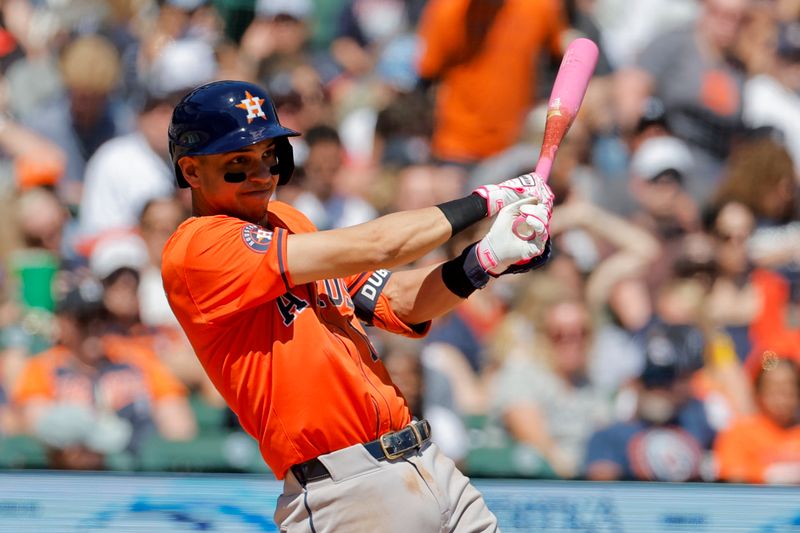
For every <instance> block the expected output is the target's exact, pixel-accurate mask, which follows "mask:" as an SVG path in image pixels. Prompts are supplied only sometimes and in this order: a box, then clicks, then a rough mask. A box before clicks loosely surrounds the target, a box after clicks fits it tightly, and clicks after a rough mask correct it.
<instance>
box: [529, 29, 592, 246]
mask: <svg viewBox="0 0 800 533" xmlns="http://www.w3.org/2000/svg"><path fill="white" fill-rule="evenodd" d="M597 55H598V49H597V45H596V44H594V42H592V41H590V40H589V39H584V38H581V39H575V40H574V41H572V42H571V43H570V44H569V46H567V51H566V52H565V53H564V58H563V59H562V60H561V65H560V66H559V67H558V73H557V74H556V80H555V82H553V90H552V91H550V100H549V101H548V103H547V119H546V120H545V125H544V139H543V140H542V148H541V150H540V152H539V161H538V162H537V163H536V170H535V172H536V174H538V175H539V176H541V177H542V178H543V179H544V180H547V179H549V178H550V169H551V168H552V167H553V159H555V157H556V152H557V151H558V147H559V146H560V145H561V141H562V140H563V139H564V136H565V135H566V134H567V131H568V130H569V128H570V126H572V122H573V121H574V120H575V116H576V115H577V114H578V109H580V107H581V102H583V97H584V95H585V94H586V88H587V87H588V86H589V80H590V79H591V77H592V74H593V73H594V67H595V65H597ZM524 221H525V215H520V216H519V217H517V220H516V221H515V223H514V233H515V234H516V235H517V236H518V237H520V238H523V239H531V238H534V237H535V236H536V235H535V233H534V232H533V229H532V228H530V226H529V225H528V224H527V223H524Z"/></svg>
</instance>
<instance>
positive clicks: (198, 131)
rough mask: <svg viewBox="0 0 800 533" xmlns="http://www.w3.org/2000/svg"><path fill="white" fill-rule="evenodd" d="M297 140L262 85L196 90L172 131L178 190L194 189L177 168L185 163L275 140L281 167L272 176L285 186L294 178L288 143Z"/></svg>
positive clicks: (223, 84) (219, 84)
mask: <svg viewBox="0 0 800 533" xmlns="http://www.w3.org/2000/svg"><path fill="white" fill-rule="evenodd" d="M297 135H300V134H299V133H298V132H296V131H294V130H290V129H289V128H284V127H283V126H281V123H280V122H279V121H278V115H277V114H276V113H275V105H274V104H273V103H272V100H271V99H270V97H269V95H268V94H267V93H266V91H265V90H264V89H262V88H261V87H259V86H258V85H254V84H252V83H247V82H243V81H228V80H226V81H215V82H211V83H207V84H205V85H201V86H200V87H198V88H196V89H194V90H193V91H192V92H190V93H189V94H187V95H186V96H184V97H183V98H182V99H181V101H180V102H179V103H178V105H176V106H175V110H174V111H173V112H172V122H170V125H169V154H170V157H171V158H172V164H173V166H174V167H175V177H176V179H177V181H178V185H179V186H180V187H184V188H185V187H188V186H189V183H188V182H187V181H186V178H184V177H183V172H182V171H181V168H180V166H178V160H179V159H180V158H182V157H184V156H187V155H210V154H221V153H224V152H230V151H232V150H236V149H239V148H243V147H245V146H250V145H251V144H256V143H258V142H261V141H264V140H266V139H275V155H276V157H277V159H278V163H277V165H275V166H274V167H272V169H271V170H272V172H273V173H274V174H277V175H278V176H279V179H278V185H283V184H285V183H286V182H288V181H289V179H290V178H291V177H292V172H294V156H293V155H292V146H291V145H290V144H289V140H288V137H295V136H297Z"/></svg>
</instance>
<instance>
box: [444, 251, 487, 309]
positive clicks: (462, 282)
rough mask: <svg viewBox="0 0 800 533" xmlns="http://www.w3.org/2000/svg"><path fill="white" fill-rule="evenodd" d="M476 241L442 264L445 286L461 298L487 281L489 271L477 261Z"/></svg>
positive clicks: (467, 295)
mask: <svg viewBox="0 0 800 533" xmlns="http://www.w3.org/2000/svg"><path fill="white" fill-rule="evenodd" d="M477 247H478V245H477V243H475V244H471V245H470V246H467V247H466V248H464V251H463V252H461V255H459V256H458V257H456V258H455V259H451V260H450V261H447V262H446V263H444V264H443V265H442V281H443V282H444V285H445V287H447V289H448V290H449V291H450V292H452V293H453V294H455V295H456V296H459V297H461V298H467V297H469V295H470V294H472V293H473V292H475V290H477V289H482V288H484V287H485V286H486V284H487V283H489V273H488V272H486V270H484V269H483V267H482V266H481V264H480V262H478V253H477Z"/></svg>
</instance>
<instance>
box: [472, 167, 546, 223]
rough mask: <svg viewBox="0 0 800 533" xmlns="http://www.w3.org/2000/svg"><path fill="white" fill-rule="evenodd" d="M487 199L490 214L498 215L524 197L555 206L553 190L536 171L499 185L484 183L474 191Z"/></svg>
mask: <svg viewBox="0 0 800 533" xmlns="http://www.w3.org/2000/svg"><path fill="white" fill-rule="evenodd" d="M472 192H473V193H475V194H477V195H479V196H481V197H483V199H484V200H486V208H487V210H488V213H489V216H490V217H492V216H494V215H496V214H497V213H498V212H499V211H500V210H501V209H503V208H504V207H506V206H507V205H510V204H513V203H514V202H516V201H518V200H522V199H534V200H536V202H537V203H539V204H544V205H546V206H547V207H548V209H552V208H553V191H552V190H550V186H548V185H547V182H545V180H544V179H542V178H541V177H540V176H539V175H537V174H535V173H533V172H532V173H530V174H523V175H522V176H518V177H516V178H513V179H510V180H506V181H504V182H502V183H499V184H497V185H494V184H492V185H482V186H480V187H478V188H477V189H475V190H474V191H472Z"/></svg>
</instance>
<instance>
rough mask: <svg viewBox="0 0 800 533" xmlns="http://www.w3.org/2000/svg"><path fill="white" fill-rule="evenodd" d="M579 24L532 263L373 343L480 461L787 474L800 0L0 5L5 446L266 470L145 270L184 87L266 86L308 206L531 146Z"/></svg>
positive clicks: (674, 476) (355, 197)
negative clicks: (545, 254)
mask: <svg viewBox="0 0 800 533" xmlns="http://www.w3.org/2000/svg"><path fill="white" fill-rule="evenodd" d="M579 36H586V37H589V38H591V39H593V40H594V41H595V42H597V43H598V44H599V45H600V50H601V54H600V60H599V62H598V67H597V69H596V71H595V75H594V78H593V80H592V82H591V84H590V88H589V92H588V93H587V96H586V98H585V100H584V103H583V107H582V109H581V113H580V115H579V116H578V118H577V120H576V122H575V123H574V124H573V126H572V128H571V130H570V132H569V134H568V136H567V138H566V140H565V142H564V144H563V145H562V146H561V148H560V150H559V153H558V156H557V158H556V161H555V165H554V168H553V170H552V175H551V177H550V183H551V186H552V187H553V189H554V192H555V193H556V198H557V200H556V204H557V206H556V208H555V211H554V215H553V221H552V233H553V243H554V244H553V250H554V253H553V258H552V260H551V261H550V262H549V263H548V265H547V266H546V267H545V268H543V269H540V270H537V271H535V272H533V273H527V274H522V275H516V276H508V277H504V278H500V279H498V280H496V281H495V282H494V283H493V284H492V285H490V287H489V288H487V289H485V290H483V291H478V292H476V293H474V294H473V295H472V296H471V297H470V298H469V299H468V300H466V301H465V302H464V303H463V304H462V305H461V306H460V307H458V308H457V309H456V310H455V311H453V312H452V313H450V314H449V315H447V316H445V317H443V318H441V319H439V320H437V321H435V322H434V325H433V328H432V330H431V333H430V335H429V336H428V337H427V338H426V339H423V340H420V341H412V340H408V339H403V338H394V337H390V336H387V335H385V334H383V333H381V332H379V331H370V334H371V336H372V337H373V340H374V342H375V344H376V345H377V346H378V351H379V353H381V354H383V358H384V362H385V364H386V366H387V368H388V370H389V372H390V373H391V374H392V376H393V378H394V380H395V382H396V384H397V386H398V387H399V388H400V389H401V390H402V391H403V393H404V394H405V396H406V398H407V400H408V403H409V407H410V408H411V410H412V412H413V413H414V414H415V415H416V416H419V417H423V416H424V417H426V418H428V419H429V420H430V421H431V423H432V426H433V428H434V430H433V435H434V436H433V438H434V440H435V441H437V442H438V443H439V444H440V446H441V447H442V448H443V449H444V450H445V452H446V453H448V454H449V455H450V456H451V457H453V458H454V459H455V460H456V461H457V462H459V463H460V465H461V466H462V467H463V469H464V470H465V471H466V472H467V473H468V474H471V475H474V476H493V477H507V476H510V477H530V478H564V479H593V480H615V479H625V480H633V479H635V480H655V481H729V482H751V483H794V484H800V210H798V209H799V208H800V203H799V202H798V200H799V198H798V190H799V189H798V187H799V186H800V174H799V173H798V172H799V171H800V0H637V1H636V2H626V1H623V0H249V1H248V0H107V1H99V0H72V1H70V2H65V1H61V0H1V1H0V205H1V206H2V207H1V208H0V218H2V220H1V221H0V259H1V260H2V263H0V466H2V467H4V468H45V467H46V468H67V469H133V470H158V469H162V470H213V471H261V470H259V469H260V468H263V465H262V464H261V462H260V460H259V459H258V456H257V450H255V446H254V444H253V443H252V442H251V441H250V440H249V438H247V437H245V436H244V434H243V433H242V432H241V429H240V428H239V426H238V423H237V421H236V417H235V416H234V415H232V414H231V413H230V412H229V411H228V410H227V408H226V407H225V406H224V403H223V402H222V401H221V399H220V397H219V395H218V394H217V393H216V391H215V390H214V389H213V387H212V386H210V384H209V382H208V380H207V378H206V377H205V375H204V373H203V370H202V368H201V367H200V365H199V363H198V362H197V360H196V358H195V357H194V354H193V352H192V349H191V346H190V345H189V344H188V342H187V340H186V339H185V337H184V336H183V334H182V332H181V331H180V328H179V327H178V326H177V322H176V321H175V318H174V317H173V315H172V313H171V311H170V309H169V306H168V305H167V302H166V298H165V295H164V293H163V288H162V285H161V278H160V258H161V249H162V248H163V245H164V243H165V242H166V240H167V239H168V238H169V236H170V235H171V233H172V232H173V231H174V230H175V228H177V226H178V225H179V224H180V223H181V222H182V221H183V220H184V219H185V218H186V217H188V216H189V215H190V205H189V200H188V197H187V196H186V194H185V191H179V190H178V189H177V188H176V187H175V183H174V177H173V174H172V169H171V164H170V162H169V154H168V151H167V137H166V130H167V125H168V124H169V121H170V116H171V111H172V108H173V106H174V104H175V103H176V102H177V100H178V99H179V98H180V97H181V96H183V95H184V94H185V93H186V92H188V90H190V89H191V88H193V87H195V86H197V85H199V84H202V83H205V82H207V81H211V80H215V79H244V80H249V81H254V82H257V83H260V84H262V85H263V86H264V87H266V88H267V89H268V91H269V92H270V94H271V95H272V97H273V99H274V100H275V104H276V107H277V110H278V114H279V116H280V118H281V121H282V122H283V124H284V125H285V126H287V127H289V128H292V129H295V130H298V131H300V132H302V133H303V135H302V136H301V137H298V138H292V139H291V141H292V145H293V148H294V154H295V158H296V163H297V171H296V172H295V175H294V178H293V180H292V181H291V183H289V184H288V185H285V186H283V187H281V188H280V189H279V190H278V192H277V199H278V200H281V201H284V202H288V203H291V204H292V205H294V206H296V207H297V208H298V209H300V210H301V211H303V212H304V213H305V214H306V215H307V216H308V217H309V218H310V219H311V220H312V221H313V222H314V224H316V226H317V227H318V228H320V229H322V230H324V229H330V228H336V227H342V226H348V225H353V224H358V223H360V222H364V221H366V220H370V219H372V218H374V217H376V216H379V215H381V214H385V213H389V212H393V211H397V210H405V209H414V208H418V207H425V206H429V205H433V204H436V203H440V202H443V201H447V200H451V199H454V198H456V197H459V196H462V195H464V194H467V193H468V192H469V191H470V190H471V189H472V188H474V187H475V186H477V185H481V184H484V183H490V182H498V181H501V180H504V179H507V178H511V177H514V176H516V175H519V174H523V173H525V172H529V171H531V170H532V169H533V167H534V166H535V163H536V155H537V154H538V148H539V146H540V144H541V139H542V135H543V128H544V121H545V114H546V110H545V105H546V100H547V97H548V94H549V90H550V87H551V84H552V80H553V78H554V75H555V72H556V69H557V67H558V65H559V61H560V57H561V55H562V53H563V51H564V49H565V47H566V45H567V44H568V43H569V42H570V41H571V40H572V39H574V38H576V37H579ZM485 229H486V228H485V227H477V228H471V229H470V230H468V231H467V232H465V234H462V235H459V236H457V238H456V239H454V241H453V242H451V243H448V245H447V246H446V247H445V248H442V249H440V250H437V251H436V252H434V253H432V254H430V256H428V257H426V258H425V259H424V260H423V262H432V261H439V260H443V259H445V258H448V257H452V256H454V255H456V254H458V253H460V251H461V249H462V248H463V247H464V246H465V245H467V244H468V243H470V242H472V241H474V240H477V239H478V238H479V236H480V235H481V232H482V231H484V230H485ZM298 378H300V377H298ZM254 465H260V466H254Z"/></svg>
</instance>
